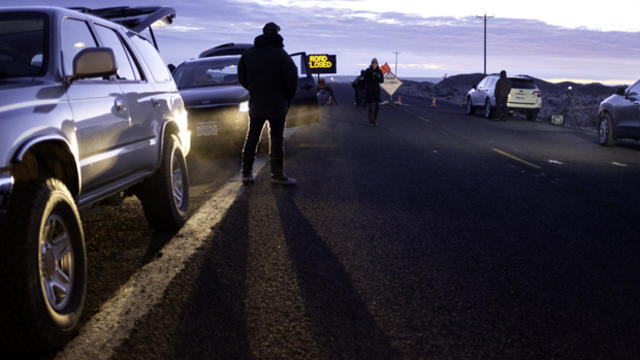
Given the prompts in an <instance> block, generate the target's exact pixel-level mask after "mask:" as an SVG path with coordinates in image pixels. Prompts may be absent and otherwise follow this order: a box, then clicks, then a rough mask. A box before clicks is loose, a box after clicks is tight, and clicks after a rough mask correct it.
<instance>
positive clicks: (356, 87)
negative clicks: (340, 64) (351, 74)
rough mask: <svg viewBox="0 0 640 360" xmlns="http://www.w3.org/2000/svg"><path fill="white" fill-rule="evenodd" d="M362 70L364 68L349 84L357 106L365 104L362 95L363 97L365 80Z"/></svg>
mask: <svg viewBox="0 0 640 360" xmlns="http://www.w3.org/2000/svg"><path fill="white" fill-rule="evenodd" d="M364 72H365V70H360V76H358V77H357V78H356V79H355V80H353V83H351V86H352V87H353V92H354V97H355V104H356V105H357V106H365V102H364V97H365V84H366V83H365V81H364Z"/></svg>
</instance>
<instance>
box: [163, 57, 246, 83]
mask: <svg viewBox="0 0 640 360" xmlns="http://www.w3.org/2000/svg"><path fill="white" fill-rule="evenodd" d="M213 59H215V60H210V61H197V62H193V63H187V64H184V65H181V66H179V67H178V68H177V69H176V72H175V76H174V79H175V81H176V84H177V85H178V89H186V88H192V87H201V86H217V85H234V84H239V82H238V61H239V60H240V59H238V58H233V59H216V58H213Z"/></svg>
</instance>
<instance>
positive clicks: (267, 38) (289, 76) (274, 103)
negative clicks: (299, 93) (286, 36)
mask: <svg viewBox="0 0 640 360" xmlns="http://www.w3.org/2000/svg"><path fill="white" fill-rule="evenodd" d="M283 48H284V44H283V40H282V36H280V35H278V34H264V35H260V36H258V37H256V39H255V41H254V44H253V48H251V49H249V50H247V51H246V52H245V53H244V54H243V55H242V57H241V58H240V62H239V63H238V79H239V80H240V84H241V85H242V86H243V87H244V88H245V89H247V90H249V116H251V117H256V118H277V117H284V116H286V115H287V111H288V110H289V106H290V105H291V101H292V100H293V98H294V97H295V95H296V90H297V88H298V69H297V68H296V65H295V64H294V63H293V60H291V57H290V56H289V55H288V54H287V53H286V52H285V51H284V49H283Z"/></svg>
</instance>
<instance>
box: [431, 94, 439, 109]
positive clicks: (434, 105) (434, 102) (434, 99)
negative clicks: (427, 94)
mask: <svg viewBox="0 0 640 360" xmlns="http://www.w3.org/2000/svg"><path fill="white" fill-rule="evenodd" d="M436 106H438V105H436V97H435V96H434V97H433V98H431V107H432V108H434V107H436Z"/></svg>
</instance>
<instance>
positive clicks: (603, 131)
mask: <svg viewBox="0 0 640 360" xmlns="http://www.w3.org/2000/svg"><path fill="white" fill-rule="evenodd" d="M608 135H609V121H607V117H603V118H602V121H600V142H601V143H603V144H604V143H605V142H606V141H607V136H608Z"/></svg>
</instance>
